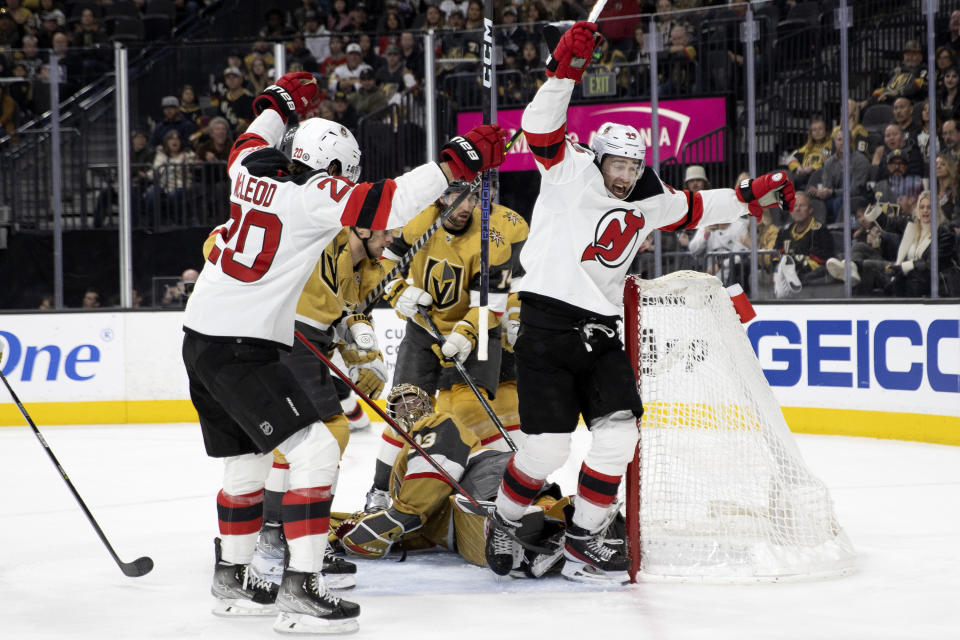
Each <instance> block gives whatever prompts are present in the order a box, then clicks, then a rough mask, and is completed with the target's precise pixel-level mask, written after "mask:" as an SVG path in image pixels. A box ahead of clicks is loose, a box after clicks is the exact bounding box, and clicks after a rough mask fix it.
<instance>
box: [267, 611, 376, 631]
mask: <svg viewBox="0 0 960 640" xmlns="http://www.w3.org/2000/svg"><path fill="white" fill-rule="evenodd" d="M273 630H274V631H276V632H277V633H287V634H309V633H312V634H335V633H339V634H345V633H356V632H357V631H359V630H360V623H359V622H358V621H357V619H356V618H347V619H345V620H325V619H323V618H317V617H315V616H311V615H307V614H305V613H290V612H288V611H281V612H280V615H278V616H277V620H276V622H274V623H273Z"/></svg>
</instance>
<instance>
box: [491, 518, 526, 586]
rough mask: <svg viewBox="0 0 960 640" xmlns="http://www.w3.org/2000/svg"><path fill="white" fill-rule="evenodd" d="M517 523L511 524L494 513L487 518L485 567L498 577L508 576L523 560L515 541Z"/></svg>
mask: <svg viewBox="0 0 960 640" xmlns="http://www.w3.org/2000/svg"><path fill="white" fill-rule="evenodd" d="M519 528H520V523H519V522H513V521H512V520H507V519H505V518H503V517H501V516H500V514H498V513H496V512H494V513H493V515H492V516H490V517H489V518H487V544H486V546H485V547H484V555H485V556H486V558H487V566H488V567H490V570H491V571H493V572H494V573H495V574H497V575H498V576H505V575H508V574H509V573H510V572H511V571H512V570H513V569H515V568H518V567H519V566H520V563H521V561H522V560H523V548H522V547H521V546H520V543H519V542H517V541H516V535H517V530H518V529H519Z"/></svg>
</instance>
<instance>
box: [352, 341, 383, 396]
mask: <svg viewBox="0 0 960 640" xmlns="http://www.w3.org/2000/svg"><path fill="white" fill-rule="evenodd" d="M369 353H372V354H376V357H375V358H374V359H373V360H370V361H369V362H364V363H362V364H357V365H353V366H350V367H349V373H350V379H351V380H353V383H354V384H355V385H357V388H358V389H360V391H363V392H364V393H365V394H367V396H369V397H370V398H373V399H374V400H376V399H377V398H379V397H380V393H381V392H382V391H383V386H384V385H385V384H386V383H387V363H386V362H384V361H383V354H382V353H381V352H380V351H371V352H369Z"/></svg>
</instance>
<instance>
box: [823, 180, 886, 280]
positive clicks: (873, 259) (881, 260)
mask: <svg viewBox="0 0 960 640" xmlns="http://www.w3.org/2000/svg"><path fill="white" fill-rule="evenodd" d="M850 208H851V209H852V210H853V212H854V215H855V217H856V221H857V225H856V227H855V228H854V229H853V231H852V233H851V236H850V239H851V246H850V258H851V261H852V263H851V265H850V284H851V286H853V287H854V292H855V293H858V294H865V295H869V294H871V293H873V292H874V291H876V290H878V289H879V290H881V291H883V290H884V289H886V288H888V286H889V284H890V279H889V277H888V276H886V275H885V274H884V267H885V266H886V264H888V263H891V262H893V261H894V260H896V259H897V247H898V246H899V244H900V236H901V233H902V231H903V225H897V224H896V223H895V221H893V222H892V223H891V224H890V230H888V231H884V230H883V228H882V227H881V226H880V224H878V223H877V218H879V217H881V213H882V211H883V205H880V204H873V205H868V204H867V201H866V199H864V198H856V199H855V202H854V201H853V200H851V202H850ZM883 218H884V220H886V216H885V215H884V216H883ZM826 267H827V273H829V274H830V277H832V278H834V279H835V280H840V281H844V280H846V278H847V271H846V260H841V259H839V258H830V259H829V260H827V264H826Z"/></svg>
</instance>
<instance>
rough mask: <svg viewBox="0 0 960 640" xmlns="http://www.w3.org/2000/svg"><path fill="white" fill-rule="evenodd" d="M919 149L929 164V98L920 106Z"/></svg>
mask: <svg viewBox="0 0 960 640" xmlns="http://www.w3.org/2000/svg"><path fill="white" fill-rule="evenodd" d="M917 149H919V150H920V155H921V156H923V164H924V166H929V163H930V155H929V153H930V102H929V101H928V100H924V101H923V105H922V106H921V107H920V130H919V131H918V132H917Z"/></svg>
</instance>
